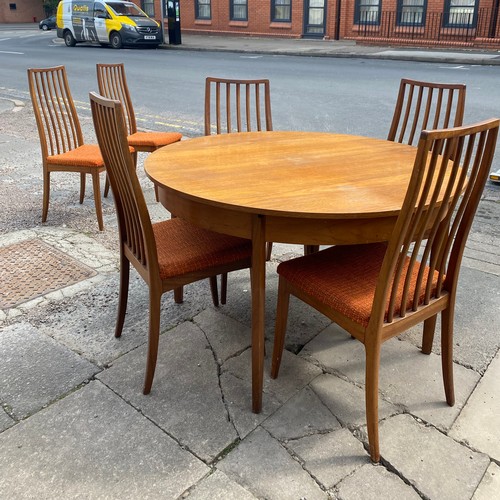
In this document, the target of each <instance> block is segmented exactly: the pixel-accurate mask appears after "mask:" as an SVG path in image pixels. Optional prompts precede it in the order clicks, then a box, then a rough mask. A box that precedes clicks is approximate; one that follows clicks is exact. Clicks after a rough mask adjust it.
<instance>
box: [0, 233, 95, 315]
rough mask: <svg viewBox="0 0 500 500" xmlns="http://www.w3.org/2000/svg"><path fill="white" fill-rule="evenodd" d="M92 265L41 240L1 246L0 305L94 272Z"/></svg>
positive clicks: (9, 304)
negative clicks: (85, 263)
mask: <svg viewBox="0 0 500 500" xmlns="http://www.w3.org/2000/svg"><path fill="white" fill-rule="evenodd" d="M95 275H96V272H95V271H94V270H93V269H90V268H89V267H87V266H85V265H83V264H81V263H80V262H78V261H76V260H75V259H73V258H72V257H69V256H68V255H67V254H65V253H63V252H60V251H59V250H57V249H56V248H54V247H51V246H50V245H47V243H44V242H43V241H41V240H36V239H34V240H25V241H22V242H21V243H16V244H14V245H8V246H5V247H1V248H0V309H8V308H10V307H15V306H17V305H19V304H22V303H23V302H27V301H28V300H32V299H35V298H36V297H41V296H42V295H45V294H46V293H49V292H53V291H55V290H59V289H61V288H64V287H66V286H69V285H73V284H75V283H78V282H79V281H83V280H85V279H87V278H90V277H91V276H95Z"/></svg>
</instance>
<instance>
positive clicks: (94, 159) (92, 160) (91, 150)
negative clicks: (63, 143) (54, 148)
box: [47, 144, 104, 167]
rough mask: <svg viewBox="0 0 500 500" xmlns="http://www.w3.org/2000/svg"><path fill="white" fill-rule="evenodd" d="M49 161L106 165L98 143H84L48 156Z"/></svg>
mask: <svg viewBox="0 0 500 500" xmlns="http://www.w3.org/2000/svg"><path fill="white" fill-rule="evenodd" d="M47 163H51V164H53V165H74V166H85V167H104V160H103V159H102V156H101V150H100V149H99V146H98V145H97V144H84V145H83V146H79V147H78V148H76V149H72V150H70V151H66V152H65V153H61V154H58V155H53V156H48V157H47Z"/></svg>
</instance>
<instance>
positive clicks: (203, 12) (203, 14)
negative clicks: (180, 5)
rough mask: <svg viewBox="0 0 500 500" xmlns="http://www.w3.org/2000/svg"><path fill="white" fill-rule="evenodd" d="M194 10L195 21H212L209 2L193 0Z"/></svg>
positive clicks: (207, 0)
mask: <svg viewBox="0 0 500 500" xmlns="http://www.w3.org/2000/svg"><path fill="white" fill-rule="evenodd" d="M194 9H195V13H194V17H195V18H196V19H212V12H211V10H210V0H195V2H194Z"/></svg>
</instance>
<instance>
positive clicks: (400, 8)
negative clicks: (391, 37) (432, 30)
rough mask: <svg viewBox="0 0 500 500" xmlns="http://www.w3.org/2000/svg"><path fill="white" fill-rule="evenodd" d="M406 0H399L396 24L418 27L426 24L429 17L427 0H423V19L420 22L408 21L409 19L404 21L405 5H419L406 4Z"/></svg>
mask: <svg viewBox="0 0 500 500" xmlns="http://www.w3.org/2000/svg"><path fill="white" fill-rule="evenodd" d="M405 1H406V0H398V3H397V13H396V25H397V26H418V27H421V26H425V19H426V17H427V0H422V6H421V9H422V17H421V19H422V20H421V21H420V22H419V23H417V22H408V21H406V22H405V21H402V20H401V19H402V17H403V9H404V7H414V8H415V7H417V6H415V5H404V3H405Z"/></svg>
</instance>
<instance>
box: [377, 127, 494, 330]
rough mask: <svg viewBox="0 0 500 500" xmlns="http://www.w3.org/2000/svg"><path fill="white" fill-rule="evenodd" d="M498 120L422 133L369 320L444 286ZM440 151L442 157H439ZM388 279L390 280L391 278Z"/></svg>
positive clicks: (412, 307)
mask: <svg viewBox="0 0 500 500" xmlns="http://www.w3.org/2000/svg"><path fill="white" fill-rule="evenodd" d="M499 124H500V120H498V119H490V120H487V121H484V122H482V123H478V124H475V125H471V126H464V127H457V128H451V129H445V130H433V131H423V132H422V134H421V136H420V140H419V143H418V150H417V154H416V158H415V164H414V168H413V173H412V176H411V179H410V183H409V187H408V191H407V194H406V197H405V200H404V204H403V207H402V210H401V212H400V215H399V217H398V219H397V223H396V226H395V228H394V231H393V236H392V237H391V239H390V241H389V243H388V247H387V251H386V255H385V258H384V262H383V264H382V269H381V272H380V275H379V278H378V282H377V289H376V292H375V299H374V305H373V309H372V317H371V319H370V321H372V320H373V321H374V322H375V325H377V324H378V325H380V324H382V323H383V322H384V314H385V311H386V307H387V304H388V305H389V309H388V315H387V317H386V318H385V321H386V322H388V323H390V322H392V321H393V320H394V319H396V318H398V317H404V316H405V315H406V314H407V313H409V312H410V311H417V310H418V309H419V308H420V307H422V306H425V305H427V304H428V303H429V302H430V301H431V300H432V299H433V298H437V297H439V296H441V295H442V294H443V292H444V291H446V292H447V293H450V294H451V295H452V296H453V297H454V294H455V293H456V286H457V280H458V274H459V270H460V263H461V260H462V255H463V251H464V247H465V243H466V240H467V237H468V234H469V230H470V227H471V224H472V220H473V218H474V214H475V212H476V209H477V206H478V203H479V200H480V198H481V193H482V191H483V188H484V185H485V182H486V179H487V178H488V173H489V170H490V166H491V162H492V159H493V154H494V151H495V144H496V141H497V135H498V128H499ZM439 152H442V154H439ZM392 278H393V279H392Z"/></svg>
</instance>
